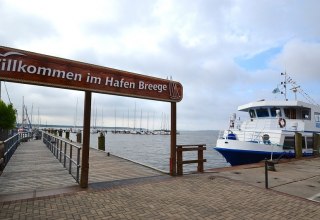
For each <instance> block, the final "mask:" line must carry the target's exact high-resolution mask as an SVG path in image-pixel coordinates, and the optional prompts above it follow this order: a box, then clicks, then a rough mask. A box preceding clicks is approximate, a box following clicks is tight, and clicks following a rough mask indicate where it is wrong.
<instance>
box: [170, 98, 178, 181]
mask: <svg viewBox="0 0 320 220" xmlns="http://www.w3.org/2000/svg"><path fill="white" fill-rule="evenodd" d="M176 147H177V104H176V103H175V102H171V133H170V175H171V176H175V175H177V154H176Z"/></svg>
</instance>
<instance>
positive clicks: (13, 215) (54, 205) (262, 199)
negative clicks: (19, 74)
mask: <svg viewBox="0 0 320 220" xmlns="http://www.w3.org/2000/svg"><path fill="white" fill-rule="evenodd" d="M319 216H320V205H319V203H316V202H313V201H309V200H306V199H302V198H299V197H295V196H290V195H286V194H283V193H279V192H276V191H273V190H267V189H262V188H259V187H257V186H252V185H247V184H245V183H243V182H240V181H236V180H230V179H227V178H224V177H215V176H212V175H211V174H202V175H190V176H184V177H175V178H174V177H172V178H168V179H165V180H159V181H158V182H151V183H150V182H141V183H138V184H132V185H126V186H122V187H113V188H106V189H103V190H87V191H81V192H76V193H70V194H61V195H57V196H51V197H43V198H35V199H28V200H18V201H12V202H2V203H0V219H3V220H4V219H237V220H239V219H268V220H270V219H297V220H298V219H299V220H301V219H319Z"/></svg>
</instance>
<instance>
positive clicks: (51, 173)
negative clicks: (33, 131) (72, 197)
mask: <svg viewBox="0 0 320 220" xmlns="http://www.w3.org/2000/svg"><path fill="white" fill-rule="evenodd" d="M160 175H164V174H163V173H161V172H159V171H156V170H153V169H150V168H147V167H144V166H141V165H139V164H136V163H133V162H130V161H128V160H125V159H122V158H119V157H116V156H113V155H110V156H107V153H105V152H102V151H99V150H96V149H90V158H89V184H90V183H98V182H107V181H115V180H125V179H133V178H141V177H153V176H160ZM0 186H1V187H0V196H1V195H8V194H17V193H24V192H37V191H43V190H50V189H62V188H64V187H77V186H78V183H77V182H76V181H75V180H74V179H73V177H72V176H71V175H70V174H69V173H68V171H67V169H66V168H64V167H63V165H62V164H61V163H60V162H59V161H58V160H57V159H56V158H55V157H54V155H53V154H52V153H51V152H50V151H49V149H48V148H47V147H46V146H45V145H44V144H43V142H42V141H41V140H30V141H29V142H25V143H22V144H21V145H20V146H19V147H18V148H17V150H16V152H15V153H14V155H13V156H12V158H11V160H10V161H9V163H8V165H7V166H6V168H5V170H4V172H3V173H2V175H1V176H0Z"/></svg>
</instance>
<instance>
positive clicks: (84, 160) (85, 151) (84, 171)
mask: <svg viewBox="0 0 320 220" xmlns="http://www.w3.org/2000/svg"><path fill="white" fill-rule="evenodd" d="M91 94H92V93H91V92H88V91H86V92H85V98H84V118H83V144H82V156H81V176H80V186H81V187H82V188H88V180H89V145H90V115H91V98H92V95H91Z"/></svg>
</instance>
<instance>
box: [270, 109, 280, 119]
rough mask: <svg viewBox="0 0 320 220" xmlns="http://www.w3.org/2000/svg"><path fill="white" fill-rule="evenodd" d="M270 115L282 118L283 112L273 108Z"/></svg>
mask: <svg viewBox="0 0 320 220" xmlns="http://www.w3.org/2000/svg"><path fill="white" fill-rule="evenodd" d="M277 110H278V111H277ZM277 112H278V114H279V115H277ZM270 113H271V117H277V116H278V117H281V110H280V108H275V107H274V108H271V109H270Z"/></svg>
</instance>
